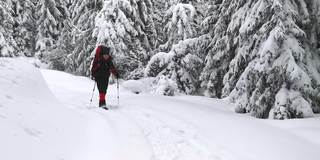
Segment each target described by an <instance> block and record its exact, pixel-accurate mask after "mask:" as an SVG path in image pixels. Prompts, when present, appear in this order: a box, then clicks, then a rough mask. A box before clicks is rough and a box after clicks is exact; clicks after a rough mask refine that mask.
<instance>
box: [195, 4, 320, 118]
mask: <svg viewBox="0 0 320 160" xmlns="http://www.w3.org/2000/svg"><path fill="white" fill-rule="evenodd" d="M314 6H316V7H314ZM211 7H212V8H214V9H215V10H212V13H211V14H210V15H209V16H208V17H207V18H206V19H205V21H204V24H205V25H206V26H207V27H206V28H204V29H205V30H206V31H208V33H209V34H210V35H211V36H212V41H211V44H210V45H209V47H208V49H209V53H208V55H207V57H206V67H205V68H204V70H203V72H202V76H201V79H202V81H203V82H202V86H203V87H204V88H205V89H206V92H207V94H208V95H209V96H212V97H215V96H217V97H226V96H228V95H230V97H231V99H232V100H233V101H235V102H236V106H237V109H236V111H237V112H241V113H247V112H249V113H251V114H252V115H253V116H255V117H259V118H267V117H268V116H269V113H270V117H272V118H278V119H283V118H295V117H307V116H310V112H309V111H310V110H313V112H314V113H318V112H319V111H320V110H319V109H320V108H319V106H320V104H319V102H320V101H319V93H320V92H319V84H320V82H319V78H318V77H319V76H320V74H319V65H318V64H317V63H315V62H314V61H319V60H320V58H319V54H318V53H317V52H318V51H317V50H316V44H315V43H316V41H317V40H318V39H319V36H318V35H317V34H315V33H314V32H313V33H311V32H310V31H311V30H312V29H313V30H317V29H315V28H316V27H317V26H318V25H319V21H316V22H315V23H314V21H313V22H311V19H315V18H314V17H316V19H318V18H319V15H317V14H318V13H319V2H318V1H310V2H307V3H306V2H305V1H299V2H298V1H284V0H273V1H270V0H254V1H250V2H249V1H235V0H234V1H227V0H224V1H214V2H213V4H212V6H211ZM306 26H307V27H306ZM209 28H212V29H209ZM312 39H316V40H312ZM310 42H313V43H311V44H313V45H310ZM279 92H281V94H280V93H279ZM277 93H278V94H277ZM282 93H286V94H282ZM283 95H285V96H283ZM283 98H284V99H286V100H285V101H283V100H282V99H283ZM280 102H281V103H280ZM282 102H285V103H282ZM306 104H308V105H306Z"/></svg>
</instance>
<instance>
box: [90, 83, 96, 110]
mask: <svg viewBox="0 0 320 160" xmlns="http://www.w3.org/2000/svg"><path fill="white" fill-rule="evenodd" d="M95 89H96V82H94V86H93V90H92V95H91V99H90V104H89V108H91V103H92V99H93V94H94V90H95Z"/></svg>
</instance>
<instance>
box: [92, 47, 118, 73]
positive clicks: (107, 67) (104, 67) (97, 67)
mask: <svg viewBox="0 0 320 160" xmlns="http://www.w3.org/2000/svg"><path fill="white" fill-rule="evenodd" d="M103 47H104V46H98V48H97V49H96V54H95V56H94V60H93V63H92V67H91V75H92V77H95V78H97V77H98V78H99V77H100V78H109V76H110V73H112V74H113V75H115V76H116V77H119V74H118V72H117V70H116V68H115V67H114V65H113V62H112V57H111V56H110V58H109V59H104V58H103V56H102V52H103V51H104V52H106V51H108V50H109V49H106V48H107V47H105V48H103ZM106 54H109V53H106Z"/></svg>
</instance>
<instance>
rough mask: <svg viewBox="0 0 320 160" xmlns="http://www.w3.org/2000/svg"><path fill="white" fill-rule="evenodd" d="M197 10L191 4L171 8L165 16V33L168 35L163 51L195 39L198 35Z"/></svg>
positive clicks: (162, 46) (161, 48) (161, 47)
mask: <svg viewBox="0 0 320 160" xmlns="http://www.w3.org/2000/svg"><path fill="white" fill-rule="evenodd" d="M195 16H196V10H195V8H194V6H193V5H191V4H183V3H178V4H175V5H173V6H171V7H170V8H169V9H168V10H167V12H166V15H165V21H166V22H165V24H166V25H165V28H164V31H163V32H164V33H165V34H166V35H167V36H166V40H165V44H163V45H161V46H160V50H161V51H168V50H170V49H171V47H172V45H173V44H177V43H179V41H182V40H186V39H188V38H194V37H195V36H196V33H197V28H196V24H195V22H194V19H195Z"/></svg>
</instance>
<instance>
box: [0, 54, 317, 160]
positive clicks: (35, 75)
mask: <svg viewBox="0 0 320 160" xmlns="http://www.w3.org/2000/svg"><path fill="white" fill-rule="evenodd" d="M122 84H123V85H122ZM134 84H139V85H140V86H141V87H147V86H143V85H142V84H146V85H147V83H145V82H143V83H139V82H137V81H129V82H121V85H120V106H119V107H118V108H116V107H113V108H112V109H111V110H108V111H106V110H103V109H99V108H97V107H96V106H97V103H98V102H97V101H98V99H97V98H98V92H97V90H96V91H95V94H94V101H93V102H92V105H91V107H90V106H89V101H90V97H91V93H92V89H93V85H94V82H93V81H92V80H90V79H88V78H86V77H79V76H73V75H70V74H67V73H64V72H58V71H52V70H45V69H42V70H40V71H39V70H38V69H36V68H35V67H33V66H32V65H31V64H30V63H28V62H26V61H25V60H23V59H7V58H1V59H0V159H3V160H21V159H27V160H44V159H45V160H51V159H52V160H106V159H108V160H271V159H272V160H301V159H307V160H318V159H319V150H320V125H319V124H320V117H319V116H318V115H316V117H314V118H308V119H294V120H285V121H277V120H261V119H255V118H252V117H250V116H248V115H241V114H236V113H234V111H233V110H234V106H233V105H232V104H228V103H227V102H225V101H222V100H217V99H210V98H206V97H197V96H176V97H165V96H159V95H151V94H148V93H147V92H142V93H140V94H135V93H133V92H132V90H134V91H136V90H139V88H136V85H134ZM132 87H133V88H134V89H132ZM140 90H141V91H144V90H147V89H145V88H144V89H140ZM116 93H117V88H116V85H110V86H109V90H108V94H107V103H108V104H110V105H111V106H114V105H115V104H116V103H117V99H116Z"/></svg>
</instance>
